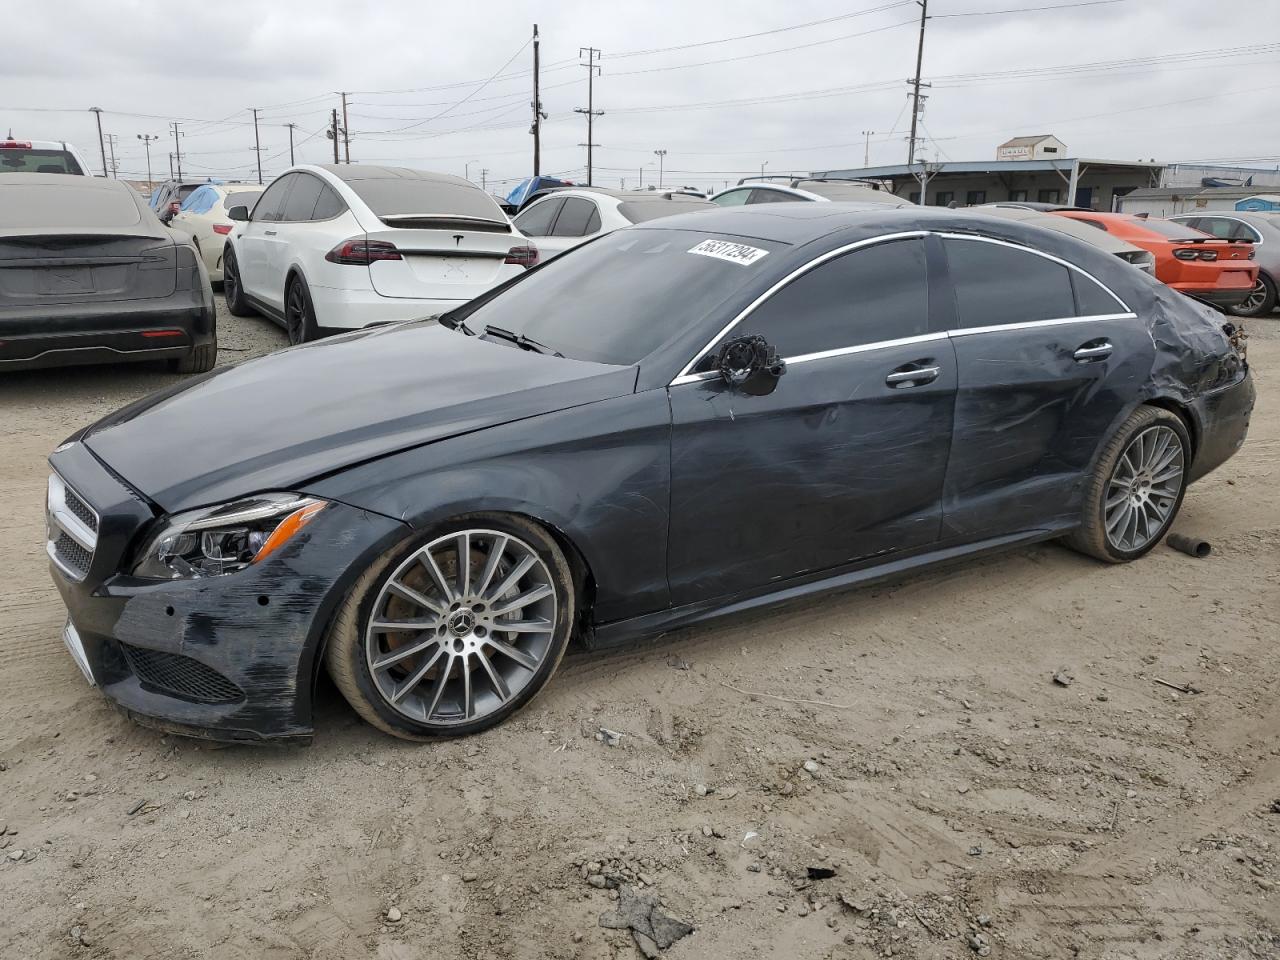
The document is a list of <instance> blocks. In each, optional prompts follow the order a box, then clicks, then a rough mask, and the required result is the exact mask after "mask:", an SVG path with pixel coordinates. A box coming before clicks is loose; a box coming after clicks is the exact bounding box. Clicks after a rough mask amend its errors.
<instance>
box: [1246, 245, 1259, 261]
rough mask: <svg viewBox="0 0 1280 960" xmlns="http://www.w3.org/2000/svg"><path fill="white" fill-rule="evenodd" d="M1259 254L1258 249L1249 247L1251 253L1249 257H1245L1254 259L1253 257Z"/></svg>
mask: <svg viewBox="0 0 1280 960" xmlns="http://www.w3.org/2000/svg"><path fill="white" fill-rule="evenodd" d="M1257 255H1258V253H1257V251H1256V250H1254V249H1253V247H1250V248H1249V255H1248V256H1247V257H1245V259H1246V260H1252V259H1253V258H1254V257H1256V256H1257Z"/></svg>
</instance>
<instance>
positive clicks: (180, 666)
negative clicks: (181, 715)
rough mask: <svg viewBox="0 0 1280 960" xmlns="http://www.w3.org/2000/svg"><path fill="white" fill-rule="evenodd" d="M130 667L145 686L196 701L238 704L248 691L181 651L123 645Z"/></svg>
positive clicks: (121, 646) (121, 645)
mask: <svg viewBox="0 0 1280 960" xmlns="http://www.w3.org/2000/svg"><path fill="white" fill-rule="evenodd" d="M120 648H121V649H122V650H123V651H124V656H125V659H126V660H127V661H128V662H129V667H130V669H132V670H133V672H134V673H135V674H137V676H138V679H139V680H141V681H142V683H143V684H144V685H145V686H148V687H154V688H155V689H156V690H159V691H160V692H161V693H167V694H171V695H173V696H175V697H181V698H182V699H183V700H193V701H195V702H196V703H235V702H236V701H237V700H243V699H244V691H242V690H241V689H240V688H239V687H237V686H236V685H235V684H234V683H232V682H231V681H230V680H228V679H227V678H226V677H224V676H223V675H222V674H220V673H219V672H218V671H217V670H214V669H213V667H209V666H206V665H205V664H203V663H201V662H200V661H199V660H192V659H191V658H190V657H184V656H182V655H181V654H177V653H164V652H163V651H160V650H148V649H146V648H145V647H135V646H131V645H130V644H127V643H122V644H120Z"/></svg>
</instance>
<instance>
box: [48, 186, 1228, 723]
mask: <svg viewBox="0 0 1280 960" xmlns="http://www.w3.org/2000/svg"><path fill="white" fill-rule="evenodd" d="M1232 333H1233V330H1232V328H1231V327H1229V326H1226V327H1224V324H1223V319H1222V318H1221V317H1220V316H1218V315H1216V314H1214V313H1212V312H1211V311H1209V310H1208V309H1207V308H1204V307H1201V306H1199V305H1197V304H1195V303H1193V302H1191V301H1189V300H1187V299H1185V298H1183V297H1181V296H1179V295H1178V294H1176V293H1173V292H1171V291H1170V290H1169V289H1168V288H1167V287H1165V286H1163V285H1161V284H1159V283H1157V282H1156V281H1154V280H1152V279H1151V278H1150V277H1149V276H1147V275H1146V274H1144V273H1142V272H1141V271H1138V270H1136V269H1134V268H1132V267H1130V266H1128V265H1126V264H1125V263H1123V262H1122V261H1120V260H1118V259H1116V258H1115V257H1112V256H1109V255H1108V254H1106V253H1103V252H1101V251H1099V250H1097V249H1096V248H1094V247H1091V246H1089V245H1087V244H1085V243H1082V242H1080V241H1078V240H1076V239H1074V238H1072V237H1069V236H1066V235H1063V234H1060V233H1051V232H1048V231H1044V230H1041V229H1039V228H1036V227H1032V226H1027V225H1025V224H1022V223H1019V222H1017V221H1010V220H997V219H986V218H982V217H976V216H973V215H972V214H964V215H960V214H957V213H951V212H948V211H945V210H937V211H931V210H915V209H912V210H884V211H867V210H855V209H850V208H845V207H842V206H841V205H840V204H836V203H829V204H827V203H824V204H817V203H813V204H770V205H767V206H759V207H747V208H743V209H730V210H715V211H708V212H703V213H696V214H688V215H683V216H679V217H672V218H669V219H666V220H662V221H658V222H656V223H654V224H653V225H640V226H637V227H634V228H629V229H627V230H621V231H618V232H616V233H612V234H609V235H607V236H605V237H603V238H601V239H599V240H596V241H594V242H592V243H589V244H586V245H584V246H582V247H580V248H579V249H577V250H575V251H573V252H572V253H570V254H568V255H566V256H563V257H558V258H556V259H554V260H551V261H549V262H547V263H545V264H543V265H542V266H539V267H537V268H536V269H534V270H531V271H529V272H528V273H526V274H525V275H523V276H522V277H520V278H517V279H515V280H513V281H511V282H509V283H508V284H506V285H504V286H503V287H499V288H497V289H495V290H493V291H491V292H490V293H488V294H486V295H485V296H483V297H481V298H480V299H478V300H476V301H473V302H472V303H470V304H468V305H466V306H465V307H462V308H460V309H458V310H455V311H453V312H452V313H450V314H447V315H445V316H443V317H441V318H439V319H438V320H420V321H411V322H405V323H399V324H394V325H388V326H383V327H377V328H372V329H368V330H363V331H359V332H355V333H352V334H349V335H345V336H343V337H339V338H335V339H331V340H325V341H321V342H318V343H313V344H307V345H305V346H302V347H298V348H295V349H290V350H286V351H284V352H281V353H278V354H274V355H272V356H267V357H263V358H260V359H256V360H252V361H249V362H246V363H243V364H240V365H239V366H236V367H232V368H228V369H223V370H219V371H217V372H216V373H213V374H211V375H208V376H206V377H204V378H201V379H199V380H198V381H195V382H188V383H186V384H183V385H180V386H177V387H174V388H172V389H169V390H166V391H163V392H161V393H159V394H156V395H155V396H152V397H149V398H146V399H144V400H142V401H139V402H138V403H135V404H133V405H132V406H129V407H126V408H124V409H123V410H120V411H119V412H117V413H115V414H113V415H111V416H108V417H106V418H105V419H103V420H102V421H100V422H99V423H97V424H95V425H94V426H92V427H89V428H88V429H85V430H83V431H81V432H80V433H77V434H76V435H74V436H72V437H71V438H70V439H69V440H67V442H66V443H64V444H63V445H62V446H60V447H59V448H58V449H57V450H55V451H54V453H53V454H52V456H51V457H50V462H51V464H52V467H53V474H52V476H51V477H50V479H49V494H48V516H49V542H48V551H49V556H50V558H51V560H52V571H53V577H54V580H55V582H56V583H57V586H58V589H59V591H60V592H61V594H62V597H63V599H64V600H65V602H66V605H67V608H68V610H69V612H70V617H69V619H68V621H67V625H66V629H65V634H64V639H65V641H66V643H67V646H68V647H69V648H70V650H71V652H72V654H73V655H74V657H75V659H76V661H77V662H78V663H79V665H80V667H81V668H82V669H83V671H84V673H85V676H86V677H87V678H88V679H89V681H90V682H91V683H95V684H97V685H98V686H100V687H101V688H102V690H103V692H104V693H105V694H106V695H107V696H108V697H110V698H111V699H112V700H113V701H115V702H116V703H117V704H119V705H120V706H121V707H123V708H124V709H125V710H126V711H128V712H129V713H130V714H132V715H134V716H135V717H137V718H138V719H140V720H143V721H144V722H145V721H150V722H152V723H159V724H161V725H162V726H166V727H168V728H170V729H177V730H181V731H186V732H190V733H196V734H200V735H205V736H212V737H217V738H224V739H259V738H277V737H306V736H308V735H310V734H311V731H312V720H311V717H312V690H313V688H314V684H315V680H316V677H317V674H318V672H319V670H320V669H321V666H322V665H324V666H325V667H327V669H328V671H329V673H330V674H331V675H332V677H333V679H334V680H335V682H336V684H337V686H338V687H339V689H340V690H341V691H342V693H343V694H344V695H345V696H346V697H347V698H348V699H349V700H350V701H351V704H352V705H353V707H354V708H355V709H356V710H357V711H358V712H359V713H360V715H361V716H363V717H364V718H365V719H367V720H368V721H369V722H370V723H372V724H374V725H376V726H378V727H380V728H381V729H383V730H385V731H388V732H390V733H393V734H396V735H398V736H402V737H407V738H429V737H434V736H440V735H457V734H465V733H471V732H474V731H478V730H481V729H484V728H485V727H488V726H490V725H492V724H494V723H497V722H499V721H501V720H502V719H503V718H505V717H507V716H508V715H510V714H511V713H512V712H513V711H515V710H517V709H518V708H519V707H520V706H521V705H523V704H524V703H526V702H528V701H529V699H530V698H531V697H533V696H534V695H535V694H536V693H537V691H538V690H539V689H540V688H541V687H542V686H543V685H544V684H546V682H547V680H548V679H549V678H550V676H551V674H552V673H553V672H554V671H555V669H556V665H557V664H558V663H559V661H560V659H561V657H562V655H563V654H564V652H565V648H566V646H567V644H568V643H569V641H570V639H571V637H575V636H576V637H578V638H579V639H580V641H581V642H582V643H583V644H584V645H585V646H586V647H587V648H592V647H596V646H603V645H608V644H614V643H620V642H624V641H626V640H628V639H630V638H635V637H638V636H641V635H645V634H655V633H660V632H663V631H666V630H670V629H672V628H675V627H679V626H684V625H687V624H692V623H695V622H698V621H701V620H704V619H707V618H710V617H713V616H717V615H720V614H726V613H730V612H737V611H744V610H748V609H751V608H754V607H758V606H761V605H765V604H770V603H775V602H778V601H784V600H789V599H794V598H797V597H803V596H807V595H810V594H814V593H817V592H819V591H824V590H828V589H832V588H839V587H848V586H851V585H855V584H861V583H865V582H868V581H870V580H873V579H876V578H882V577H887V576H893V575H898V574H901V573H904V572H906V571H913V570H918V569H919V568H921V567H924V566H927V565H929V564H933V563H935V562H938V561H944V560H955V559H957V558H960V557H964V556H969V555H973V554H977V553H980V552H983V551H989V550H993V549H999V548H1007V547H1011V546H1015V545H1018V544H1026V543H1029V542H1032V541H1037V540H1044V539H1048V538H1062V539H1064V540H1065V541H1066V543H1067V544H1069V545H1070V546H1072V547H1074V548H1075V549H1077V550H1080V551H1082V552H1084V553H1087V554H1090V555H1092V556H1094V557H1097V558H1098V559H1100V560H1102V561H1108V562H1113V563H1115V562H1122V561H1127V560H1133V559H1135V558H1137V557H1140V556H1142V555H1143V554H1144V553H1146V552H1147V551H1148V550H1150V549H1151V547H1152V546H1153V545H1154V544H1155V543H1156V542H1157V541H1158V540H1159V539H1160V538H1161V536H1162V535H1163V534H1164V533H1165V532H1166V531H1167V530H1168V528H1169V525H1170V523H1171V522H1172V521H1173V518H1174V516H1175V515H1176V513H1177V511H1178V507H1179V505H1180V503H1181V501H1182V497H1183V493H1184V492H1185V490H1186V487H1187V484H1188V483H1190V482H1192V481H1194V480H1196V479H1197V478H1199V477H1202V476H1204V475H1205V474H1206V473H1208V472H1209V471H1210V470H1212V469H1213V468H1215V467H1216V466H1218V465H1219V464H1221V463H1222V462H1223V461H1224V460H1226V459H1227V458H1228V457H1230V456H1231V455H1232V454H1233V453H1234V452H1235V451H1236V450H1237V449H1238V448H1239V447H1240V445H1241V443H1242V442H1243V441H1244V438H1245V432H1246V429H1247V426H1248V422H1249V415H1250V412H1251V409H1252V407H1253V399H1254V391H1253V384H1252V381H1251V379H1250V375H1249V371H1248V366H1247V363H1246V362H1245V357H1244V356H1243V355H1242V352H1241V351H1240V350H1238V349H1237V346H1235V345H1233V344H1234V341H1233V339H1232Z"/></svg>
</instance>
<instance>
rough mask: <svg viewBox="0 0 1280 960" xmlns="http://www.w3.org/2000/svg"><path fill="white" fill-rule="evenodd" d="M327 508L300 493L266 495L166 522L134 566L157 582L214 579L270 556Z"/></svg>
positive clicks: (137, 573)
mask: <svg viewBox="0 0 1280 960" xmlns="http://www.w3.org/2000/svg"><path fill="white" fill-rule="evenodd" d="M326 506H328V501H326V500H318V499H316V498H315V497H304V496H301V495H300V494H296V493H263V494H259V495H258V496H255V497H246V498H245V499H244V500H237V501H236V502H234V503H224V504H222V505H221V506H217V507H206V508H204V509H202V510H192V511H189V512H187V513H179V514H175V515H174V516H172V517H169V518H167V520H166V521H165V522H164V526H163V527H161V529H160V530H159V532H157V533H156V534H155V535H154V536H152V537H151V539H150V540H148V541H147V545H146V547H145V548H144V549H143V551H142V553H141V555H140V556H139V557H138V561H137V563H136V564H135V565H134V568H133V571H132V572H133V575H134V576H135V577H147V578H150V579H154V580H179V579H193V578H196V577H216V576H219V575H221V574H224V573H234V572H235V571H237V570H243V569H244V568H245V567H247V566H249V565H250V564H253V563H257V562H258V561H259V560H262V559H264V558H265V557H267V556H269V555H270V554H271V553H272V552H274V551H275V550H277V549H278V548H279V547H281V546H282V545H283V544H284V543H286V542H287V541H288V540H289V538H291V537H292V536H293V535H294V534H295V533H297V532H298V531H299V530H301V529H302V528H303V527H304V526H306V525H307V524H308V523H309V522H310V521H311V519H312V518H313V517H314V516H315V515H316V514H317V513H319V512H320V511H321V510H323V509H324V508H325V507H326Z"/></svg>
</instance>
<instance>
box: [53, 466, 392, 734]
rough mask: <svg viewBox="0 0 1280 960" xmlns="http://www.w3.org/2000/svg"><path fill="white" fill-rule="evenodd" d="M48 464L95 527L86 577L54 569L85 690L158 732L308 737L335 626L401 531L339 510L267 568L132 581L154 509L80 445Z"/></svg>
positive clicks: (69, 643)
mask: <svg viewBox="0 0 1280 960" xmlns="http://www.w3.org/2000/svg"><path fill="white" fill-rule="evenodd" d="M50 462H51V464H52V465H53V467H54V469H55V470H57V471H58V474H59V475H60V476H61V477H62V478H63V479H64V480H65V481H66V483H67V484H68V485H69V486H70V487H71V488H72V489H73V490H74V491H75V492H76V493H77V495H78V496H79V497H80V498H81V499H82V500H83V501H84V502H85V503H87V504H89V505H90V507H91V508H92V509H93V510H94V511H95V512H96V513H97V515H98V518H99V520H98V531H97V534H98V538H97V544H96V546H95V549H94V550H93V551H92V553H91V554H90V555H89V559H88V560H87V564H86V568H85V569H84V570H83V577H82V579H79V580H77V579H74V577H73V576H72V575H69V574H68V572H67V571H64V570H63V569H62V567H60V566H59V565H58V564H57V563H51V564H50V576H51V577H52V579H53V582H54V585H55V586H56V588H57V590H58V593H59V594H60V595H61V597H62V600H63V602H64V603H65V605H66V607H67V614H68V625H69V627H70V630H69V631H68V636H70V637H71V639H68V638H67V637H64V642H66V643H67V647H68V649H69V651H70V655H71V656H72V657H73V658H74V659H75V660H76V661H77V663H80V664H81V669H82V670H84V671H85V672H86V674H87V676H88V678H89V679H90V681H91V682H92V683H94V684H95V685H96V686H97V687H98V688H99V689H100V690H101V691H102V693H103V694H104V695H105V696H106V697H107V698H108V699H109V700H111V701H112V702H113V703H114V704H115V705H116V706H118V707H119V708H120V709H122V710H124V711H125V712H126V713H128V714H129V715H130V716H131V717H133V718H134V719H136V720H138V721H140V722H142V723H144V724H147V725H150V726H156V727H160V728H161V729H164V730H170V731H174V732H178V733H183V734H186V735H188V736H199V737H205V738H209V739H215V740H229V741H246V740H247V741H255V740H274V739H281V738H283V739H298V738H306V737H308V736H310V734H311V694H312V680H313V678H314V676H315V671H316V669H317V666H318V663H317V658H318V657H319V656H320V653H321V646H322V642H323V638H324V634H325V631H326V630H327V627H328V623H329V620H330V618H331V616H332V614H333V611H334V609H335V607H336V606H337V604H338V603H339V602H340V601H341V599H342V597H343V596H344V594H345V592H346V591H347V589H349V587H350V584H351V582H352V581H353V580H354V578H355V577H356V576H358V574H359V573H360V572H361V571H362V570H363V569H365V567H366V566H367V564H368V563H369V562H371V560H372V558H373V557H374V556H376V555H377V554H378V553H380V552H381V551H382V550H385V549H386V547H387V546H388V545H389V544H390V543H391V542H394V540H396V539H398V538H399V537H400V536H403V532H404V527H403V525H402V524H400V523H399V522H397V521H394V520H390V519H388V518H386V517H382V516H380V515H378V514H373V513H369V512H368V511H363V510H355V509H353V508H351V507H347V506H345V505H342V504H337V503H334V504H332V505H331V506H330V507H328V508H326V509H325V510H324V511H323V512H322V513H321V514H320V515H319V516H317V518H316V519H315V520H314V521H312V523H311V524H309V525H308V528H307V530H306V531H305V532H304V533H302V534H299V535H298V536H297V537H296V538H295V539H294V540H292V541H290V542H289V543H288V544H286V545H285V546H284V547H282V548H280V550H279V551H277V554H276V555H273V556H272V557H270V558H269V559H267V560H265V561H263V562H262V563H261V564H256V565H254V566H252V567H249V568H247V569H245V570H242V571H239V572H238V573H233V574H228V575H226V576H221V577H206V578H202V579H197V580H174V581H144V580H138V579H135V578H132V577H129V576H128V575H127V574H125V573H122V572H121V570H122V568H127V567H128V566H129V558H130V556H131V551H132V550H134V549H136V548H137V543H138V540H139V539H140V538H141V537H142V536H145V535H146V534H145V531H146V528H147V526H148V524H150V523H151V522H152V521H153V519H154V515H153V513H152V511H151V510H150V508H149V507H148V506H147V505H146V504H145V503H144V502H143V500H142V498H140V497H139V496H138V495H137V494H136V493H134V492H133V491H132V490H130V489H129V488H127V487H126V486H125V485H124V484H122V483H121V482H120V481H119V480H117V479H116V478H115V477H114V476H113V475H112V474H111V473H110V472H109V471H108V470H107V469H106V468H105V467H103V466H102V464H100V463H99V462H98V461H97V459H96V458H95V457H94V456H93V455H92V454H91V453H90V452H89V451H88V449H87V448H86V447H85V446H84V445H83V444H80V443H73V444H70V445H68V446H66V447H64V448H62V449H60V450H59V451H57V452H55V453H54V454H53V456H51V457H50ZM75 572H76V573H78V572H79V571H75ZM264 601H265V602H264Z"/></svg>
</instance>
